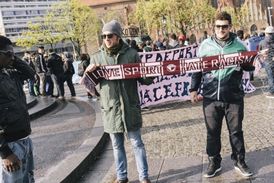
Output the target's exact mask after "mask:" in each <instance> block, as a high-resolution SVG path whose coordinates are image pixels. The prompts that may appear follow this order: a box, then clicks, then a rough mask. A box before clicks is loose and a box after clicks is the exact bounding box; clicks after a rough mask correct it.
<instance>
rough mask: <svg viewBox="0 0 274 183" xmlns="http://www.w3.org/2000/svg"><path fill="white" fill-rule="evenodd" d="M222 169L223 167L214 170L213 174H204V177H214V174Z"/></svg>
mask: <svg viewBox="0 0 274 183" xmlns="http://www.w3.org/2000/svg"><path fill="white" fill-rule="evenodd" d="M221 170H222V167H220V168H218V169H217V170H216V171H215V172H214V174H212V175H207V174H204V177H206V178H210V177H214V176H215V175H216V174H217V173H218V172H220V171H221Z"/></svg>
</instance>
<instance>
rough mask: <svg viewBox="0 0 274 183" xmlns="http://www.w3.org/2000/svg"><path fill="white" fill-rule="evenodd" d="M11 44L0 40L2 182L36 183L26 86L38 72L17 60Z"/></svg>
mask: <svg viewBox="0 0 274 183" xmlns="http://www.w3.org/2000/svg"><path fill="white" fill-rule="evenodd" d="M12 45H13V44H12V42H11V41H10V40H9V39H8V38H6V37H4V36H0V78H1V80H0V82H1V84H0V157H1V163H0V182H3V183H15V182H18V183H19V182H20V183H34V175H33V170H34V163H33V146H32V140H31V139H30V137H29V135H30V134H31V126H30V116H29V113H28V107H27V103H26V95H25V93H24V91H23V82H24V80H27V79H34V75H35V71H34V70H33V69H32V68H31V67H30V66H29V65H28V64H27V63H26V62H24V61H22V60H20V59H19V58H17V57H15V55H14V51H13V46H12Z"/></svg>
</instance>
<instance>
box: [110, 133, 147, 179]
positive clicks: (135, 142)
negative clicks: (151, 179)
mask: <svg viewBox="0 0 274 183" xmlns="http://www.w3.org/2000/svg"><path fill="white" fill-rule="evenodd" d="M109 135H110V138H111V142H112V147H113V153H114V160H115V166H116V172H117V179H118V180H125V179H126V178H127V157H126V151H125V146H124V133H111V134H109ZM128 138H129V140H130V141H131V144H132V146H133V150H134V155H135V160H136V165H137V170H138V173H139V179H140V181H142V180H144V179H147V178H148V165H147V157H146V150H145V146H144V144H143V141H142V138H141V132H140V130H137V131H131V132H128Z"/></svg>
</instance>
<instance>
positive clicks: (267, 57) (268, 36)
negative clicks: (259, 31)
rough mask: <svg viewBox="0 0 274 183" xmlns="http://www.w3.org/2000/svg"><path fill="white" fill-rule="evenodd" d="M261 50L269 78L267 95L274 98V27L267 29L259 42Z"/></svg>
mask: <svg viewBox="0 0 274 183" xmlns="http://www.w3.org/2000/svg"><path fill="white" fill-rule="evenodd" d="M259 50H260V52H261V53H262V55H263V57H264V62H263V66H264V68H265V71H266V73H267V78H268V86H269V88H268V92H267V93H266V97H268V98H274V28H273V27H272V26H268V27H266V29H265V38H264V40H262V41H261V42H260V44H259Z"/></svg>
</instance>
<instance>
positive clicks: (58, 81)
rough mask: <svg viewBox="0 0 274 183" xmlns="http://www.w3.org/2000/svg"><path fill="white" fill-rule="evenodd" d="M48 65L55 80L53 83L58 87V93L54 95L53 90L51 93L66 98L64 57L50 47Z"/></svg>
mask: <svg viewBox="0 0 274 183" xmlns="http://www.w3.org/2000/svg"><path fill="white" fill-rule="evenodd" d="M47 66H48V70H49V73H50V76H51V80H52V81H53V85H54V86H55V87H56V89H57V95H56V96H54V95H53V91H52V93H51V96H52V97H57V98H58V97H60V99H64V95H65V90H64V69H63V62H62V58H61V57H60V56H59V55H57V54H56V53H55V52H54V50H53V49H49V56H48V59H47Z"/></svg>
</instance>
